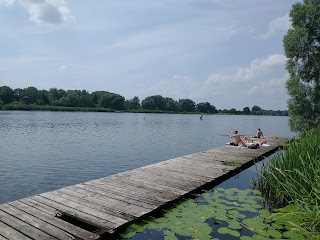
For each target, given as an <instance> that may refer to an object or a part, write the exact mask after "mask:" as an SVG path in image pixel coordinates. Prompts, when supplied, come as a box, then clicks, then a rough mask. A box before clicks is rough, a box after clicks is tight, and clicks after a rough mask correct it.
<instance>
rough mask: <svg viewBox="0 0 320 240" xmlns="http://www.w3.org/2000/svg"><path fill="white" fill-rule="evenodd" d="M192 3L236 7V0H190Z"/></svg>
mask: <svg viewBox="0 0 320 240" xmlns="http://www.w3.org/2000/svg"><path fill="white" fill-rule="evenodd" d="M188 2H190V3H192V4H196V5H199V6H210V5H212V6H222V7H228V8H229V7H234V6H235V0H188Z"/></svg>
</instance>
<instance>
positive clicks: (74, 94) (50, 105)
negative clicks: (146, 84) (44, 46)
mask: <svg viewBox="0 0 320 240" xmlns="http://www.w3.org/2000/svg"><path fill="white" fill-rule="evenodd" d="M0 100H2V102H3V103H4V105H8V106H5V107H4V108H6V109H11V110H14V109H20V110H22V109H23V110H37V109H45V108H44V107H35V106H26V105H37V106H47V107H46V109H47V110H50V109H52V110H53V111H56V110H57V109H62V111H66V110H65V108H64V107H69V108H70V111H75V109H78V108H82V109H83V108H86V109H90V110H89V111H92V109H93V108H94V109H95V110H96V111H102V110H101V109H106V110H104V111H109V110H108V109H113V110H117V111H128V112H139V113H200V112H201V113H209V114H214V113H218V112H219V113H220V114H224V113H226V114H248V112H249V113H250V114H259V115H275V116H286V115H288V114H287V111H280V110H278V111H271V110H262V109H261V111H259V112H250V109H249V108H248V107H246V108H244V111H243V112H242V111H237V110H236V109H235V108H232V109H230V110H227V109H225V110H223V111H222V110H219V111H218V110H217V109H216V107H215V106H213V105H212V104H210V103H209V102H201V103H198V104H196V103H195V102H194V101H192V100H191V99H179V100H178V101H176V100H174V99H172V98H169V97H162V96H161V95H154V96H149V97H146V98H145V99H143V100H142V101H141V103H140V99H139V97H137V96H135V97H133V98H132V99H129V100H126V99H125V98H124V97H123V96H121V95H119V94H116V93H111V92H107V91H95V92H92V93H91V94H90V93H89V92H87V91H86V90H67V91H65V90H63V89H57V88H50V89H49V91H47V90H38V89H37V88H35V87H27V88H24V89H21V88H16V89H14V90H12V89H11V88H10V87H7V86H2V87H0ZM13 102H16V103H14V104H13V105H12V103H13ZM17 102H21V103H20V104H17ZM54 106H55V108H54ZM81 111H82V110H81Z"/></svg>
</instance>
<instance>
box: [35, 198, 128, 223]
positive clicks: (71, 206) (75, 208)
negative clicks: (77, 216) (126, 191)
mask: <svg viewBox="0 0 320 240" xmlns="http://www.w3.org/2000/svg"><path fill="white" fill-rule="evenodd" d="M39 196H41V197H44V198H46V199H48V200H51V201H55V202H56V203H58V204H60V206H63V208H64V209H68V212H71V213H77V212H79V211H82V212H84V213H87V214H91V215H94V216H96V217H98V218H100V219H103V220H105V221H106V223H108V225H107V226H108V227H109V228H117V227H119V226H121V225H122V224H125V223H127V222H128V221H126V220H124V219H122V218H119V217H116V216H112V215H110V214H107V213H104V212H101V211H99V210H96V209H93V208H90V207H88V206H85V205H82V204H80V203H77V202H73V201H68V200H67V199H65V198H61V197H59V196H58V195H56V194H55V193H53V192H47V193H42V194H39ZM58 210H60V209H58ZM62 212H63V210H62Z"/></svg>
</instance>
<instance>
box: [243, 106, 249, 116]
mask: <svg viewBox="0 0 320 240" xmlns="http://www.w3.org/2000/svg"><path fill="white" fill-rule="evenodd" d="M243 113H244V114H247V115H248V114H250V108H249V107H245V108H243Z"/></svg>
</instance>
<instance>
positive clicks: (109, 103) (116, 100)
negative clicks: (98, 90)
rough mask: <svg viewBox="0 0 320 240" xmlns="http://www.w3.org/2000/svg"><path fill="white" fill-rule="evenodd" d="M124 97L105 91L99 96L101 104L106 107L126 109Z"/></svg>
mask: <svg viewBox="0 0 320 240" xmlns="http://www.w3.org/2000/svg"><path fill="white" fill-rule="evenodd" d="M124 101H125V99H124V97H122V96H121V95H119V94H116V93H104V94H102V95H101V96H100V98H99V104H100V106H101V107H104V108H111V109H115V110H121V109H124Z"/></svg>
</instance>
